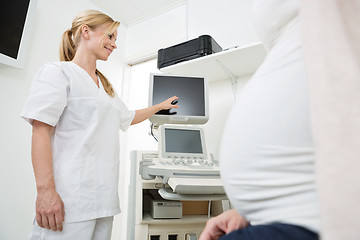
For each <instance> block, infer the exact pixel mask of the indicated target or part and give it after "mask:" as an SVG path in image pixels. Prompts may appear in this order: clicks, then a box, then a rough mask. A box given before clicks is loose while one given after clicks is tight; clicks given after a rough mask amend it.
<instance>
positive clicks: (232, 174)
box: [220, 0, 319, 231]
mask: <svg viewBox="0 0 360 240" xmlns="http://www.w3.org/2000/svg"><path fill="white" fill-rule="evenodd" d="M298 4H299V3H298V1H297V0H271V1H260V0H259V1H254V9H253V10H254V16H255V18H256V19H255V20H254V21H255V27H256V28H257V29H258V31H259V36H260V38H262V40H263V42H264V45H265V46H266V47H267V48H268V49H269V53H268V55H267V57H266V59H265V61H264V63H263V64H262V65H261V66H260V68H259V69H258V71H257V72H256V73H255V75H254V76H253V78H252V79H251V80H250V81H249V83H248V84H247V85H246V86H245V88H244V89H243V90H242V92H241V94H240V95H239V97H238V98H237V101H236V103H235V104H234V106H233V109H232V111H231V113H230V115H229V118H228V121H227V124H226V127H225V130H224V135H223V140H222V146H221V153H220V167H221V175H222V178H223V180H224V186H225V190H226V193H227V194H228V197H229V199H230V201H231V203H232V204H233V206H234V207H235V208H236V209H237V210H238V211H239V212H240V213H241V214H243V215H244V216H245V217H246V218H247V219H248V220H249V221H250V222H251V223H252V224H255V225H256V224H264V223H265V224H266V223H272V222H282V223H288V224H295V225H299V226H303V227H307V228H309V229H312V230H314V231H318V230H319V218H318V209H317V196H316V186H315V172H314V161H315V156H314V144H313V141H312V136H311V130H310V120H309V106H308V90H307V82H306V79H305V69H304V61H303V54H302V47H301V45H302V43H301V36H300V34H301V33H300V23H299V18H298Z"/></svg>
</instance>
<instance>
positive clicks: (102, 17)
mask: <svg viewBox="0 0 360 240" xmlns="http://www.w3.org/2000/svg"><path fill="white" fill-rule="evenodd" d="M104 23H111V25H110V27H109V29H108V30H107V32H106V33H105V34H104V36H107V35H109V34H112V33H113V32H114V31H115V30H116V29H117V27H118V26H119V24H120V23H119V22H117V21H114V20H113V19H112V18H111V17H109V16H108V15H106V14H104V13H102V12H100V11H96V10H87V11H84V12H82V13H80V14H79V15H78V16H76V17H75V19H74V20H73V22H72V26H71V28H70V29H69V30H66V31H65V32H64V34H63V36H62V41H61V44H60V61H71V60H72V59H73V58H74V57H75V53H76V49H77V47H78V45H79V43H80V39H81V27H82V26H84V25H87V26H88V27H89V28H90V29H92V30H94V29H95V28H96V27H98V26H99V25H102V24H104ZM95 73H96V74H97V75H98V76H99V78H100V80H101V82H102V84H103V86H104V89H105V91H106V92H107V93H108V94H109V95H110V96H112V97H113V96H115V91H114V89H113V87H112V85H111V83H110V82H109V80H108V79H107V78H106V77H105V76H104V75H103V74H102V73H101V72H100V71H99V70H98V69H96V72H95Z"/></svg>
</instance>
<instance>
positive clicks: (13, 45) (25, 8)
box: [0, 0, 37, 68]
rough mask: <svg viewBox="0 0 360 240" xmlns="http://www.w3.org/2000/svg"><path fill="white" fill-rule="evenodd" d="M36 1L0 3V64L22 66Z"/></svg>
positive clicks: (22, 0)
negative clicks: (0, 24)
mask: <svg viewBox="0 0 360 240" xmlns="http://www.w3.org/2000/svg"><path fill="white" fill-rule="evenodd" d="M36 2H37V0H11V1H4V2H2V3H1V8H0V21H1V22H2V23H3V24H2V28H1V32H2V33H1V38H0V63H1V64H5V65H10V66H13V67H17V68H22V67H23V66H24V58H25V54H26V51H27V48H28V43H29V35H30V26H31V21H32V19H33V17H34V15H35V14H34V11H35V5H36Z"/></svg>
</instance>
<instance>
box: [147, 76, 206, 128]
mask: <svg viewBox="0 0 360 240" xmlns="http://www.w3.org/2000/svg"><path fill="white" fill-rule="evenodd" d="M172 96H177V97H179V99H178V103H177V105H178V106H179V107H178V108H173V109H169V110H161V111H159V112H157V113H156V114H155V115H154V116H153V117H152V118H150V121H151V122H153V123H155V125H161V124H164V123H184V124H204V123H206V122H207V121H208V118H209V117H208V106H207V105H208V101H207V82H206V79H205V78H204V77H193V76H174V75H165V74H151V75H150V93H149V106H152V105H156V104H159V103H161V102H163V101H164V100H166V99H168V98H170V97H172Z"/></svg>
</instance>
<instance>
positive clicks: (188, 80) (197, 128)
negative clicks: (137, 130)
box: [139, 74, 226, 200]
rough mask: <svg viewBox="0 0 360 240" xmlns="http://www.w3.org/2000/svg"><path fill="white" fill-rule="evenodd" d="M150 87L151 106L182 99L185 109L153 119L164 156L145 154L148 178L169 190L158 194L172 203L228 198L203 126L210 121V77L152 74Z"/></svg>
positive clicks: (143, 173)
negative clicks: (159, 181)
mask: <svg viewBox="0 0 360 240" xmlns="http://www.w3.org/2000/svg"><path fill="white" fill-rule="evenodd" d="M149 89H150V92H149V106H153V105H156V104H158V103H160V102H162V101H164V99H168V98H169V97H172V96H177V97H179V99H178V100H177V103H176V104H177V105H178V106H179V107H178V108H172V109H169V110H162V111H159V112H157V113H156V114H155V115H154V116H153V117H151V118H150V121H151V123H152V126H151V134H152V135H153V136H154V138H155V139H156V140H157V141H158V152H155V153H154V152H151V153H143V154H142V161H141V162H140V166H139V171H140V175H141V177H142V179H144V180H151V179H155V178H158V179H160V180H161V182H162V183H163V186H164V187H162V188H160V189H159V191H158V192H159V194H160V195H161V197H162V198H164V199H168V200H184V199H185V200H189V199H191V200H201V199H203V200H222V199H226V195H225V192H224V188H223V186H222V182H221V179H220V171H219V164H218V161H216V160H215V159H214V156H213V154H211V153H209V152H208V151H207V148H206V142H205V135H204V129H203V127H202V125H203V124H205V123H206V122H207V121H208V120H209V106H208V85H207V81H206V79H205V78H204V77H193V76H175V75H169V74H151V75H150V87H149ZM154 131H156V132H157V136H155V135H156V134H154Z"/></svg>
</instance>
